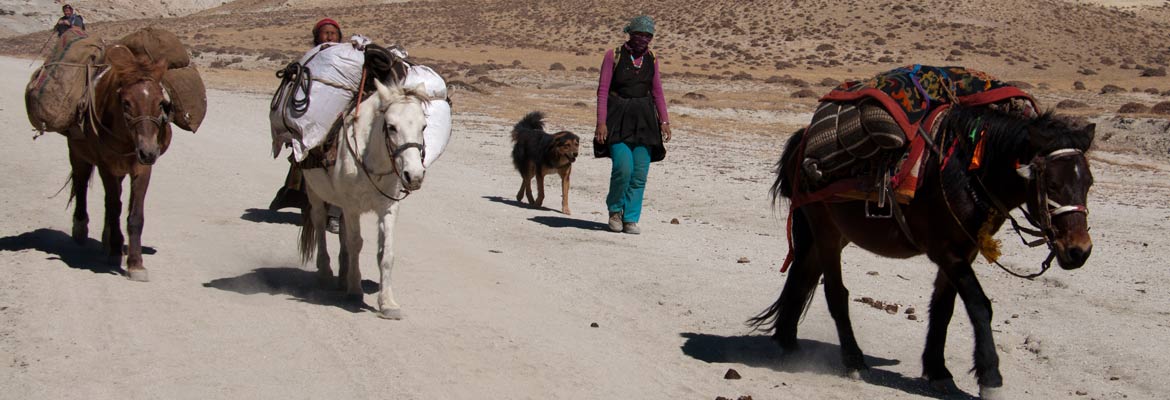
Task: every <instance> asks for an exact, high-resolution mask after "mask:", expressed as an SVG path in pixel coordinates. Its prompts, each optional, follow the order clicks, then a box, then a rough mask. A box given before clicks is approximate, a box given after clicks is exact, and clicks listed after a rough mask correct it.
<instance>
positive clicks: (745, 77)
mask: <svg viewBox="0 0 1170 400" xmlns="http://www.w3.org/2000/svg"><path fill="white" fill-rule="evenodd" d="M752 79H753V77H752V74H749V73H747V72H740V73H738V74H735V75H733V76H732V77H731V80H733V81H750V80H752Z"/></svg>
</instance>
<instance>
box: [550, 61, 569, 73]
mask: <svg viewBox="0 0 1170 400" xmlns="http://www.w3.org/2000/svg"><path fill="white" fill-rule="evenodd" d="M548 70H549V71H564V70H565V64H561V63H559V62H555V63H552V65H549V66H548Z"/></svg>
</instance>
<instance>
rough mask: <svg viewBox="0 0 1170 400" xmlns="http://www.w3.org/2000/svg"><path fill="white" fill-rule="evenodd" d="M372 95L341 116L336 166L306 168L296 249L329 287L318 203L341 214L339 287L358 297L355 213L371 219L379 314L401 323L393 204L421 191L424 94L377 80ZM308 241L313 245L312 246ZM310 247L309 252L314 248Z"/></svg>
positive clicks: (359, 244) (359, 237) (330, 277)
mask: <svg viewBox="0 0 1170 400" xmlns="http://www.w3.org/2000/svg"><path fill="white" fill-rule="evenodd" d="M375 83H376V84H377V88H378V92H377V94H376V95H373V96H370V98H369V99H367V100H365V101H362V102H361V104H359V105H358V107H357V108H356V109H355V110H354V111H353V112H350V113H349V114H348V115H346V116H345V123H344V125H343V127H342V130H341V133H340V135H339V136H340V137H339V138H338V151H337V164H335V165H334V166H333V167H332V168H317V169H307V170H305V171H304V174H305V185H306V187H307V188H308V190H307V192H308V197H309V204H310V207H309V211H308V213H309V215H308V218H305V219H304V226H303V227H302V228H301V241H300V251H301V257H302V259H303V260H304V261H305V262H308V261H309V260H311V259H312V258H313V256H314V253H316V256H317V273H318V278H319V279H320V281H321V282H322V284H325V285H328V286H330V287H333V286H334V279H333V271H332V270H331V269H330V268H329V252H328V250H327V249H326V246H325V218H326V210H325V204H324V203H325V202H328V203H330V204H334V205H336V206H338V207H340V208H341V210H342V224H341V233H340V240H341V250H340V252H339V254H338V256H339V257H338V264H339V278H340V281H341V282H338V283H339V284H340V286H341V287H342V288H344V289H345V290H346V293H347V294H348V295H349V296H351V297H353V296H356V297H357V298H359V299H360V298H361V296H362V294H363V292H362V287H361V281H362V279H361V269H359V268H358V258H359V255H360V254H361V250H362V234H361V223H360V221H361V215H362V214H364V213H366V212H369V211H373V212H375V213H376V214H377V215H378V268H379V269H380V271H381V282H380V284H381V290H380V291H379V292H378V316H380V317H382V318H387V319H401V318H402V311H401V308H400V306H399V305H398V303H397V302H395V301H394V292H393V290H392V289H391V288H390V271H391V269H393V267H394V222H395V220H397V218H398V202H399V200H402V199H403V198H405V197H406V195H407V194H409V193H410V191H412V190H418V189H419V188H421V187H422V182H423V176H424V175H425V174H426V168H425V167H424V166H423V157H424V154H423V153H424V149H425V146H424V143H423V130H424V129H425V128H426V124H427V122H426V121H427V120H426V114H425V109H424V104H426V102H427V101H428V98H427V97H426V95H423V94H421V92H419V91H417V90H415V89H403V88H401V87H399V86H397V85H396V86H392V87H390V88H387V87H386V86H385V85H383V84H382V83H380V82H375ZM314 242H315V243H314ZM314 245H316V251H315V252H314V248H313V246H314Z"/></svg>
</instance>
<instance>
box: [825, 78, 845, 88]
mask: <svg viewBox="0 0 1170 400" xmlns="http://www.w3.org/2000/svg"><path fill="white" fill-rule="evenodd" d="M839 85H841V81H839V80H836V79H833V78H825V79H821V86H828V87H837V86H839Z"/></svg>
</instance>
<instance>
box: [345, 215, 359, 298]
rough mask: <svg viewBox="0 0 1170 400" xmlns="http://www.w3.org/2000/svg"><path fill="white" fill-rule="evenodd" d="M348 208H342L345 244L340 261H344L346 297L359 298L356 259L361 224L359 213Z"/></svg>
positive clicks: (357, 257) (357, 256)
mask: <svg viewBox="0 0 1170 400" xmlns="http://www.w3.org/2000/svg"><path fill="white" fill-rule="evenodd" d="M351 209H352V207H351V208H350V209H342V210H341V215H342V217H341V218H342V221H344V222H345V223H343V224H341V229H342V230H343V231H344V232H345V233H344V235H343V237H342V238H341V239H342V240H344V242H343V243H344V244H343V246H345V255H346V256H345V257H344V258H343V259H342V260H341V262H343V263H345V280H346V282H344V284H345V293H346V295H347V296H348V297H351V298H356V299H361V298H362V295H363V294H364V293H363V292H362V270H361V268H360V266H359V265H358V259H360V258H361V254H362V224H361V217H362V215H361V213H357V212H353V211H350V210H351Z"/></svg>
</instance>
